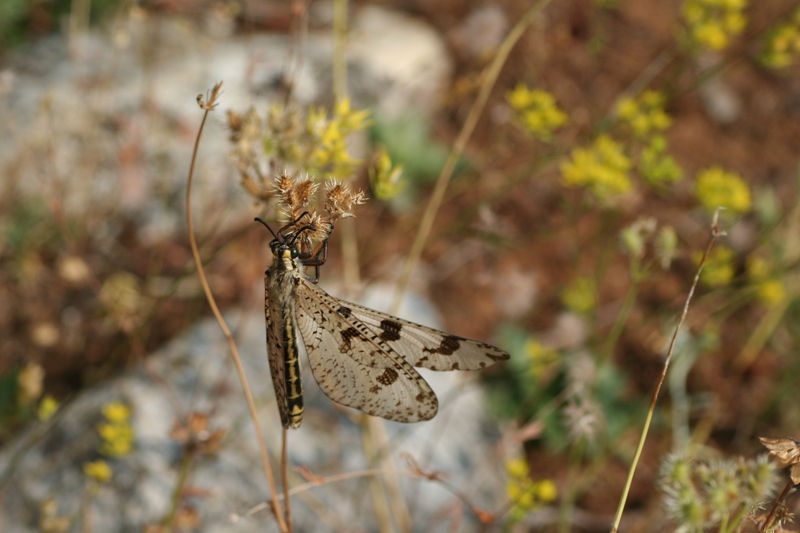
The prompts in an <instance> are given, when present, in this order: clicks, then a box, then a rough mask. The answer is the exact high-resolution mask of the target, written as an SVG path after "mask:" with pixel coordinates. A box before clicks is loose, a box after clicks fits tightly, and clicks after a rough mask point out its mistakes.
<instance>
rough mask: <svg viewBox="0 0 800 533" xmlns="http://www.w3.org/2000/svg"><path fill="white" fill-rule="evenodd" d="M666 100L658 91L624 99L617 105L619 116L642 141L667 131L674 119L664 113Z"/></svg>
mask: <svg viewBox="0 0 800 533" xmlns="http://www.w3.org/2000/svg"><path fill="white" fill-rule="evenodd" d="M665 102H666V99H665V98H664V95H663V94H661V93H660V92H658V91H645V92H643V93H642V94H641V95H639V97H637V98H623V99H622V100H621V101H620V103H619V104H617V116H619V118H620V119H621V120H622V121H623V122H625V123H627V124H628V125H629V126H630V127H631V129H632V130H633V134H634V135H635V136H636V137H638V138H640V139H642V138H646V137H648V136H650V135H651V134H658V133H661V132H663V131H665V130H666V129H667V128H669V126H670V124H672V119H671V118H670V117H669V115H667V113H666V111H664V104H665Z"/></svg>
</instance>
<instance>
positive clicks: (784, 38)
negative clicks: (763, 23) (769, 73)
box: [761, 7, 800, 68]
mask: <svg viewBox="0 0 800 533" xmlns="http://www.w3.org/2000/svg"><path fill="white" fill-rule="evenodd" d="M798 57H800V7H798V8H797V9H795V11H794V13H792V16H791V17H790V18H789V20H788V21H786V22H784V23H782V24H779V25H778V26H777V27H776V28H774V29H773V30H772V31H771V32H769V34H768V35H767V40H766V44H765V45H764V49H763V50H762V51H761V62H762V63H763V64H764V65H766V66H768V67H771V68H783V67H788V66H789V65H791V64H792V63H793V62H794V61H796V60H797V58H798Z"/></svg>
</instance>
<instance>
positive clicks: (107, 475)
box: [83, 459, 113, 483]
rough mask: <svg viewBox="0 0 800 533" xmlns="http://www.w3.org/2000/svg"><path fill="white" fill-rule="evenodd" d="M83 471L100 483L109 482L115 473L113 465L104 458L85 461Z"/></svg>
mask: <svg viewBox="0 0 800 533" xmlns="http://www.w3.org/2000/svg"><path fill="white" fill-rule="evenodd" d="M83 473H84V474H86V475H87V476H89V477H90V478H92V479H94V480H97V481H99V482H100V483H107V482H108V481H110V480H111V476H112V475H113V471H112V470H111V467H110V466H109V465H108V463H107V462H105V461H103V460H102V459H98V460H97V461H89V462H87V463H83Z"/></svg>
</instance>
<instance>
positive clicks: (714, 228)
mask: <svg viewBox="0 0 800 533" xmlns="http://www.w3.org/2000/svg"><path fill="white" fill-rule="evenodd" d="M718 215H719V211H717V212H716V213H714V219H713V221H712V223H711V236H710V237H709V239H708V244H706V248H705V250H704V251H703V257H702V258H701V259H700V264H699V265H698V267H697V272H696V273H695V275H694V280H693V281H692V286H691V287H690V289H689V294H687V295H686V301H685V302H684V304H683V312H682V313H681V318H680V320H679V321H678V325H677V326H675V331H673V333H672V339H671V340H670V342H669V349H668V350H667V357H666V358H665V359H664V365H663V367H662V368H661V376H660V377H659V379H658V383H657V384H656V388H655V390H654V391H653V396H652V398H651V399H650V408H649V409H648V411H647V418H646V419H645V423H644V427H643V428H642V434H641V437H640V438H639V445H638V446H637V448H636V453H635V454H634V456H633V461H632V462H631V467H630V470H629V471H628V478H627V480H626V482H625V488H624V489H623V491H622V496H621V497H620V500H619V507H618V508H617V514H616V515H615V516H614V522H613V524H612V525H611V533H616V532H617V531H618V529H619V523H620V521H621V520H622V512H623V511H624V510H625V503H626V501H627V500H628V493H629V492H630V488H631V484H632V483H633V475H634V473H635V472H636V467H637V465H638V464H639V458H640V457H641V455H642V450H643V449H644V443H645V441H646V440H647V433H648V431H649V430H650V423H651V422H652V420H653V413H654V412H655V410H656V403H657V402H658V395H659V393H660V392H661V386H662V385H663V384H664V380H665V379H666V377H667V370H668V369H669V363H670V361H672V353H673V351H674V350H675V344H676V342H677V341H678V333H679V332H680V330H681V327H682V326H683V323H684V322H685V320H686V315H688V314H689V303H690V302H691V301H692V296H694V291H695V289H696V288H697V284H698V283H699V282H700V274H701V273H702V272H703V266H704V265H705V263H706V259H707V258H708V254H709V253H710V252H711V248H712V247H713V246H714V243H715V242H716V240H717V239H718V238H719V237H720V236H722V235H724V232H723V231H722V230H721V229H720V228H719V225H718Z"/></svg>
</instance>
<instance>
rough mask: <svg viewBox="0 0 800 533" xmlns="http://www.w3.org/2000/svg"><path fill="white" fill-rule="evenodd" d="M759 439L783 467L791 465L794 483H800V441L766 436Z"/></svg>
mask: <svg viewBox="0 0 800 533" xmlns="http://www.w3.org/2000/svg"><path fill="white" fill-rule="evenodd" d="M758 440H760V441H761V444H763V445H764V446H765V447H766V448H767V449H768V450H769V454H770V455H771V456H772V457H775V458H776V459H777V460H778V462H779V463H780V465H781V466H782V467H787V466H790V467H791V470H790V471H789V477H791V478H792V483H794V484H795V485H800V441H797V440H795V439H791V438H784V439H767V438H764V437H759V438H758Z"/></svg>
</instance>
